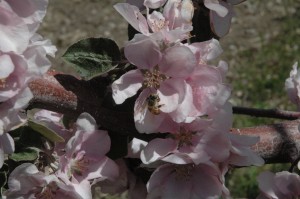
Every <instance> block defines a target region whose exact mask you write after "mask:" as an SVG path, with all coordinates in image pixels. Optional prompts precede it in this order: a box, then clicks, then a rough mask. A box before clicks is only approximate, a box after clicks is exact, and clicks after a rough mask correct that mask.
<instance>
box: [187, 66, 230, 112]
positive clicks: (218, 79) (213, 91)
mask: <svg viewBox="0 0 300 199" xmlns="http://www.w3.org/2000/svg"><path fill="white" fill-rule="evenodd" d="M223 73H224V71H222V70H220V67H214V66H209V65H202V64H199V66H198V67H196V70H195V71H194V72H193V73H192V74H191V75H190V77H189V78H188V79H187V83H188V84H190V86H191V87H192V93H193V104H194V106H195V110H194V113H193V114H194V117H195V116H203V115H211V114H213V113H214V112H217V111H218V110H220V109H222V107H223V106H224V104H225V103H226V102H227V100H228V99H229V97H230V93H231V89H230V87H229V86H227V85H225V84H224V78H223V77H224V74H223ZM190 117H193V115H190Z"/></svg>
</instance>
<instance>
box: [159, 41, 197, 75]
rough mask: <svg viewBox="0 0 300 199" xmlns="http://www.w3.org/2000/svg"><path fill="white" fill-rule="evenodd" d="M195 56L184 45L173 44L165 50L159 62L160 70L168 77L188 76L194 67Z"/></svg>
mask: <svg viewBox="0 0 300 199" xmlns="http://www.w3.org/2000/svg"><path fill="white" fill-rule="evenodd" d="M196 64H197V62H196V58H195V56H194V54H193V52H192V51H191V50H190V49H189V48H188V47H186V46H174V47H170V48H168V49H167V50H165V52H164V54H163V57H162V60H161V62H160V63H159V66H160V70H161V71H162V72H163V73H164V74H166V75H167V76H169V77H173V78H174V77H177V78H178V77H181V78H186V77H188V76H189V75H190V74H191V73H192V72H193V71H194V69H195V67H196Z"/></svg>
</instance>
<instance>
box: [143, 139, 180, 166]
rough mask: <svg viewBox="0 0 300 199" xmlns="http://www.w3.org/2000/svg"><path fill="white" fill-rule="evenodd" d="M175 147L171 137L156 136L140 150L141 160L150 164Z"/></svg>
mask: <svg viewBox="0 0 300 199" xmlns="http://www.w3.org/2000/svg"><path fill="white" fill-rule="evenodd" d="M176 148H177V144H176V142H175V141H174V140H173V139H171V138H167V139H161V138H156V139H154V140H151V141H150V142H149V143H148V145H147V146H146V147H145V148H144V150H142V152H141V160H142V162H143V163H144V164H150V163H152V162H155V161H157V160H159V159H162V158H163V157H164V156H166V155H168V154H169V153H171V152H172V151H174V150H175V149H176Z"/></svg>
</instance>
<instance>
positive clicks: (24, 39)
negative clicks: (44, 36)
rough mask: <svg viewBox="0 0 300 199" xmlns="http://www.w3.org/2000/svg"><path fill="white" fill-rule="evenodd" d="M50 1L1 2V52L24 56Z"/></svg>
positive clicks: (7, 0) (13, 0)
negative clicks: (11, 52)
mask: <svg viewBox="0 0 300 199" xmlns="http://www.w3.org/2000/svg"><path fill="white" fill-rule="evenodd" d="M47 4H48V0H24V1H21V2H20V1H18V0H2V1H0V13H1V14H0V15H1V17H0V18H1V21H0V43H1V45H0V51H2V52H9V51H13V52H16V53H19V54H22V53H23V52H24V50H25V49H26V48H27V46H28V44H29V40H30V38H31V37H32V36H33V35H34V33H35V31H36V30H37V28H38V27H39V24H40V23H41V21H42V19H43V17H44V16H45V14H46V8H47Z"/></svg>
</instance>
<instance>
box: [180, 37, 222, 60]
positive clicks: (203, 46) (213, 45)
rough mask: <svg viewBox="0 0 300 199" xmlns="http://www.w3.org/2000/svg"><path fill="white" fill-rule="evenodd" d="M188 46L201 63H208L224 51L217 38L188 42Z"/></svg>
mask: <svg viewBox="0 0 300 199" xmlns="http://www.w3.org/2000/svg"><path fill="white" fill-rule="evenodd" d="M186 46H187V47H189V48H190V49H191V50H192V51H193V53H194V54H195V56H196V59H197V62H198V63H200V64H206V63H208V62H209V61H211V60H213V59H215V58H217V57H218V56H219V55H221V54H222V52H223V50H222V48H221V45H220V43H219V41H218V40H216V39H211V40H208V41H204V42H196V43H192V44H186Z"/></svg>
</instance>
